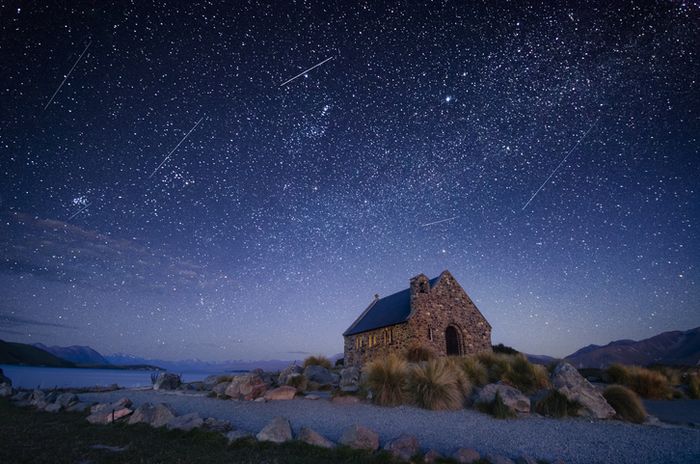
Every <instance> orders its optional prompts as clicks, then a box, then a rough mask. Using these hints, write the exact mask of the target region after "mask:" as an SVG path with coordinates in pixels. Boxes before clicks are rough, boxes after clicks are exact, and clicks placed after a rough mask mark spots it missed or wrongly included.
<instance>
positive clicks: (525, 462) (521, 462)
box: [515, 455, 537, 464]
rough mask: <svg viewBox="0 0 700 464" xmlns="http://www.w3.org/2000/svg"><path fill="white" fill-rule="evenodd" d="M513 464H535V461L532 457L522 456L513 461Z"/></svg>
mask: <svg viewBox="0 0 700 464" xmlns="http://www.w3.org/2000/svg"><path fill="white" fill-rule="evenodd" d="M515 464H537V459H535V458H533V457H532V456H528V455H523V456H520V457H519V458H518V459H516V460H515Z"/></svg>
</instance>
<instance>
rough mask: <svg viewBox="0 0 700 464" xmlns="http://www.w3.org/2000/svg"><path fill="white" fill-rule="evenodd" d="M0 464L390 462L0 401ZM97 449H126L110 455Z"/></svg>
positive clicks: (302, 445) (348, 451) (382, 456)
mask: <svg viewBox="0 0 700 464" xmlns="http://www.w3.org/2000/svg"><path fill="white" fill-rule="evenodd" d="M0 437H2V440H1V443H2V445H0V462H8V463H9V462H12V463H36V464H44V463H47V464H48V463H57V464H61V463H76V462H99V463H122V462H136V463H150V462H168V463H172V464H177V463H183V464H184V463H206V464H218V463H222V464H223V463H231V462H235V463H251V464H252V463H260V462H268V463H273V462H279V463H282V462H284V463H312V464H313V463H327V462H337V463H348V464H349V463H391V462H396V461H395V460H394V459H393V458H391V457H390V456H389V455H388V454H387V453H385V452H380V453H376V454H373V455H370V454H368V453H366V452H362V451H357V450H352V449H349V448H346V447H338V448H336V449H332V450H329V449H324V448H319V447H315V446H310V445H306V444H305V443H301V442H296V441H294V442H289V443H285V444H282V445H275V444H272V443H258V442H255V441H252V440H239V441H237V442H234V443H233V444H231V445H229V444H228V443H227V441H226V439H225V438H224V437H223V436H222V435H220V434H217V433H214V432H206V431H202V430H193V431H191V432H183V431H179V430H165V429H154V428H151V427H149V426H147V425H144V424H137V425H126V424H123V423H116V424H111V425H93V424H89V423H88V422H87V421H86V420H85V417H84V416H83V415H82V414H79V413H67V412H62V413H58V414H52V413H48V412H43V411H35V410H33V409H30V408H18V407H15V406H13V405H12V404H11V403H10V402H9V401H8V400H7V399H4V398H0ZM94 445H108V446H116V447H126V449H125V450H124V451H121V452H112V451H106V450H100V449H92V446H94Z"/></svg>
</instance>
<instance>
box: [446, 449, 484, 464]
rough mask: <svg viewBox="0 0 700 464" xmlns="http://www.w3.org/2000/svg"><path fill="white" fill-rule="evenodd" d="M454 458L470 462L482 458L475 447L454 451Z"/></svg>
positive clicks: (462, 461)
mask: <svg viewBox="0 0 700 464" xmlns="http://www.w3.org/2000/svg"><path fill="white" fill-rule="evenodd" d="M452 459H454V460H455V461H457V462H459V463H463V464H469V463H472V462H477V461H478V460H479V459H481V455H480V454H479V452H478V451H477V450H475V449H473V448H459V449H457V451H455V452H454V453H452Z"/></svg>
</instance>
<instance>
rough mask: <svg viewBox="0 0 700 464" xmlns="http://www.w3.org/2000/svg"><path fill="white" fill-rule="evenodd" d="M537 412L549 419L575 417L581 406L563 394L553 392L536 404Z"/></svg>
mask: <svg viewBox="0 0 700 464" xmlns="http://www.w3.org/2000/svg"><path fill="white" fill-rule="evenodd" d="M534 409H535V412H536V413H538V414H542V415H543V416H549V417H574V416H576V415H578V411H579V409H581V405H580V404H579V403H577V402H576V401H571V400H570V399H569V398H567V397H566V396H565V395H564V394H563V393H559V392H558V391H556V390H551V391H550V392H549V393H547V396H545V397H544V398H542V399H541V400H539V401H538V402H537V403H535V408H534Z"/></svg>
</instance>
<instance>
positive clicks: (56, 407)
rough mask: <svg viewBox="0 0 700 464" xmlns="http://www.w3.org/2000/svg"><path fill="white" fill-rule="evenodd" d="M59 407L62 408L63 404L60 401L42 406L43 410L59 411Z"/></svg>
mask: <svg viewBox="0 0 700 464" xmlns="http://www.w3.org/2000/svg"><path fill="white" fill-rule="evenodd" d="M61 409H63V405H62V404H60V403H49V404H47V405H46V407H45V408H44V411H46V412H59V411H60V410H61Z"/></svg>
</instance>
